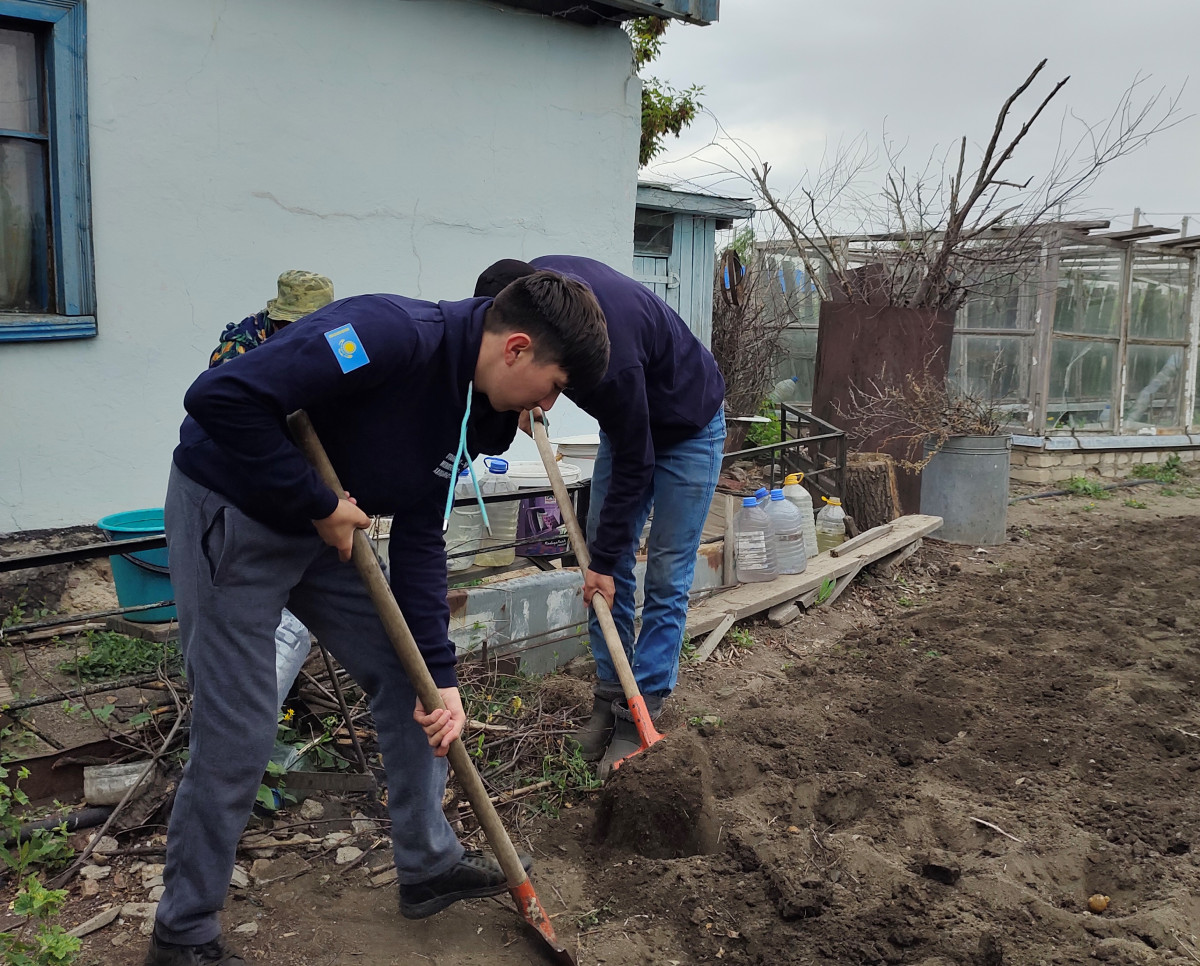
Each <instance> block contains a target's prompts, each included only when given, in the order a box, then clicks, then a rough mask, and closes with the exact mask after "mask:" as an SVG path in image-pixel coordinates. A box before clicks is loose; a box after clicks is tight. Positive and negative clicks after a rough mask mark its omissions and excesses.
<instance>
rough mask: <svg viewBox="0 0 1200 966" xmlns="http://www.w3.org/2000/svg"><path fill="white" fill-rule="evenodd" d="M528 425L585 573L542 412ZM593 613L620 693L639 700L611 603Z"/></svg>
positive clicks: (599, 600) (597, 604) (583, 548)
mask: <svg viewBox="0 0 1200 966" xmlns="http://www.w3.org/2000/svg"><path fill="white" fill-rule="evenodd" d="M529 425H530V428H531V429H532V430H533V441H534V442H535V443H537V448H538V453H539V454H540V455H541V457H542V463H543V464H544V465H545V467H546V477H547V478H548V479H549V480H550V489H552V490H553V491H554V500H555V502H556V503H557V504H558V512H559V515H560V516H561V517H562V521H563V524H564V525H565V526H566V528H567V536H568V537H569V538H570V540H571V548H572V549H573V550H574V551H575V559H576V560H578V561H579V567H580V569H581V570H582V571H584V572H585V573H586V571H587V569H588V565H589V564H590V563H591V557H589V556H588V549H587V541H586V540H584V538H583V531H582V530H581V529H580V528H579V518H578V517H577V516H575V507H574V505H572V503H571V495H570V494H569V493H568V492H567V485H566V484H565V483H564V482H563V478H562V474H561V473H560V472H559V471H558V461H557V460H556V459H555V457H554V451H553V450H552V449H551V448H550V438H549V437H548V436H547V435H546V424H545V422H544V421H543V419H542V414H541V410H540V409H539V410H537V411H536V415H535V413H533V412H531V413H530V414H529ZM592 610H594V611H595V612H596V621H597V623H599V625H600V629H601V630H602V631H603V632H604V643H605V645H606V646H607V647H608V656H609V657H610V658H611V659H612V662H613V667H614V668H615V669H616V672H617V679H618V680H619V681H620V682H621V690H623V691H624V692H625V700H626V701H630V700H633V699H634V698H636V697H638V696H639V694H640V692H639V691H638V686H637V681H636V680H635V678H634V676H633V669H632V668H631V667H630V666H629V658H628V657H627V656H626V654H625V646H624V645H623V644H622V643H621V635H620V634H619V633H617V625H616V624H615V623H613V618H612V611H610V610H609V609H608V601H607V600H605V599H604V598H603V597H602V596H601V595H600V594H593V595H592Z"/></svg>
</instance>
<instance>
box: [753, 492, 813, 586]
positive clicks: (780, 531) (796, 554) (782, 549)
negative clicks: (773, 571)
mask: <svg viewBox="0 0 1200 966" xmlns="http://www.w3.org/2000/svg"><path fill="white" fill-rule="evenodd" d="M763 510H764V512H765V513H766V514H767V518H768V519H769V520H770V521H771V526H772V527H773V528H774V529H775V559H776V562H777V564H778V566H779V572H780V573H781V574H800V573H804V568H806V567H807V566H808V554H807V553H806V552H805V549H804V520H803V518H802V517H801V516H800V511H799V510H797V509H796V508H795V507H794V506H792V504H791V503H790V502H789V501H788V500H787V499H786V498H785V497H784V495H783V490H782V489H779V490H772V491H771V502H770V503H768V504H767V505H766V506H765V507H764V508H763Z"/></svg>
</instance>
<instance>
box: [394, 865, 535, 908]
mask: <svg viewBox="0 0 1200 966" xmlns="http://www.w3.org/2000/svg"><path fill="white" fill-rule="evenodd" d="M518 858H520V860H521V865H522V867H523V868H524V869H525V871H526V872H528V871H529V870H530V869H531V868H532V867H533V857H532V856H529V855H519V856H518ZM507 888H508V880H507V879H505V878H504V870H502V869H501V868H500V863H499V862H497V861H496V860H495V859H494V858H492V857H491V856H490V855H485V854H484V853H483V852H480V851H479V850H478V849H467V851H466V852H464V853H463V857H462V858H461V859H459V860H458V864H457V865H454V866H451V867H450V868H449V869H448V870H447V871H445V872H443V873H442V874H441V875H439V876H437V877H435V878H433V879H427V880H426V881H425V882H412V883H408V884H401V886H400V914H401V915H402V916H404V918H405V919H424V918H425V917H426V916H432V915H433V914H434V913H435V912H441V911H442V910H443V909H445V908H446V907H447V906H449V905H452V904H453V903H455V902H458V900H459V899H483V898H486V897H487V896H498V895H500V893H502V892H504V890H505V889H507Z"/></svg>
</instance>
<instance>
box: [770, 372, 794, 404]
mask: <svg viewBox="0 0 1200 966" xmlns="http://www.w3.org/2000/svg"><path fill="white" fill-rule="evenodd" d="M799 383H800V377H799V376H789V377H788V378H787V379H780V380H779V382H777V383H775V385H774V387H772V389H771V391H770V392H769V393H767V400H768V402H773V403H776V404H778V403H781V402H786V401H787V400H789V399H791V398H793V397H794V396H795V395H796V390H797V389H798V388H799Z"/></svg>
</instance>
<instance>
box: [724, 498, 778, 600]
mask: <svg viewBox="0 0 1200 966" xmlns="http://www.w3.org/2000/svg"><path fill="white" fill-rule="evenodd" d="M733 540H734V544H733V559H734V562H735V564H736V569H737V579H738V582H739V583H744V584H745V583H751V582H753V581H763V580H774V579H775V578H776V577H777V576H779V568H778V565H777V563H776V558H775V529H774V528H773V527H772V526H771V520H770V518H769V517H768V516H767V514H766V512H765V511H764V510H762V509H761V508H760V507H759V505H758V500H756V499H755V498H754V497H752V496H747V497H744V498H743V499H742V508H741V509H740V510H739V511H738V514H737V516H736V517H734V519H733Z"/></svg>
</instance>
